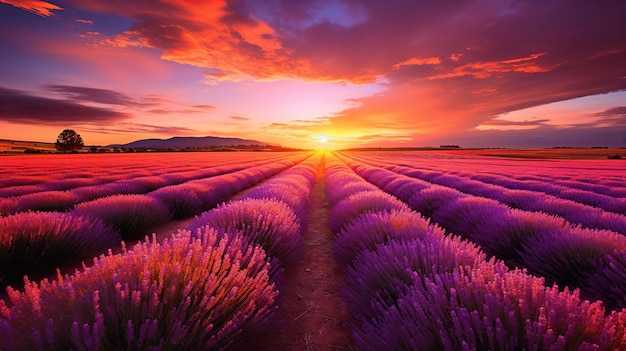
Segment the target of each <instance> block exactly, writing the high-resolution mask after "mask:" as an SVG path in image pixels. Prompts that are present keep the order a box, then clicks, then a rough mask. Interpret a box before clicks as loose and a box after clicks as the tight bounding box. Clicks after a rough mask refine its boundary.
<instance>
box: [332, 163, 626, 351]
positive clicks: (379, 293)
mask: <svg viewBox="0 0 626 351" xmlns="http://www.w3.org/2000/svg"><path fill="white" fill-rule="evenodd" d="M327 174H328V179H327V187H328V191H329V199H331V198H332V199H334V200H333V201H332V202H333V203H332V204H331V205H332V214H331V219H334V223H335V224H336V225H337V226H339V227H340V228H341V229H340V230H339V231H338V232H337V231H336V232H337V233H338V234H337V237H336V239H335V242H334V245H333V254H334V256H335V257H336V258H337V259H338V261H339V262H340V263H342V264H343V265H344V266H345V287H344V296H345V299H346V302H347V304H348V308H349V311H350V313H351V315H352V316H353V320H354V323H353V325H352V328H353V334H354V337H355V339H356V341H357V343H358V346H359V347H360V349H362V350H383V349H385V350H389V349H392V350H418V349H425V350H461V349H464V350H476V349H490V350H505V349H526V350H533V349H534V350H548V349H568V350H569V349H594V350H614V349H620V348H623V347H624V346H626V337H625V328H624V327H625V326H626V311H623V312H621V313H619V312H612V313H610V314H609V315H608V316H606V317H605V314H604V309H603V306H602V303H601V302H595V303H590V302H588V301H581V300H580V298H579V297H578V294H577V292H576V291H574V292H570V291H568V290H567V289H566V290H565V291H562V292H560V291H559V289H558V288H557V287H556V286H554V287H552V288H546V287H545V286H544V281H543V279H541V278H536V277H533V276H531V275H528V274H526V273H525V272H524V271H520V270H513V271H509V270H508V269H507V267H506V266H505V264H504V263H503V262H501V261H495V260H493V259H492V260H489V261H487V260H486V255H485V254H484V253H482V252H481V251H480V250H479V249H478V248H477V247H476V246H474V245H473V244H471V243H468V242H466V241H463V240H461V239H459V238H458V237H455V236H445V235H444V233H443V230H441V229H440V228H438V227H434V226H431V225H429V223H428V221H427V220H425V219H424V218H423V217H421V216H420V215H419V214H417V213H415V212H412V211H410V210H408V209H406V208H404V209H403V208H402V206H403V204H402V203H401V202H400V201H399V200H397V199H395V198H394V197H391V196H389V195H387V194H384V193H382V192H381V191H380V190H373V189H367V187H368V185H366V183H365V182H364V180H363V179H362V178H359V177H357V176H356V175H355V174H354V173H353V172H351V171H350V170H349V169H348V168H347V167H345V165H342V164H340V163H339V162H337V160H336V159H335V160H332V161H331V162H329V167H328V169H327ZM359 184H362V187H363V189H357V188H358V186H357V185H359ZM347 187H350V188H351V189H353V191H352V192H350V191H346V190H345V188H347ZM376 195H377V196H376ZM354 208H359V209H361V210H358V211H356V212H354V210H353V209H354ZM345 211H349V212H351V213H350V214H347V213H344V212H345ZM350 215H353V216H354V217H353V219H352V221H350V220H349V219H348V218H349V217H350Z"/></svg>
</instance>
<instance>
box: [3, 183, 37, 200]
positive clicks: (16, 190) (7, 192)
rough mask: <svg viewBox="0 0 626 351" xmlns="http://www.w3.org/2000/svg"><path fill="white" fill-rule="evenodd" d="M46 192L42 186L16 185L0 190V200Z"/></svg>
mask: <svg viewBox="0 0 626 351" xmlns="http://www.w3.org/2000/svg"><path fill="white" fill-rule="evenodd" d="M45 190H47V189H46V188H45V187H43V186H42V185H16V186H8V187H5V188H0V198H6V197H12V196H20V195H26V194H33V193H38V192H40V191H45Z"/></svg>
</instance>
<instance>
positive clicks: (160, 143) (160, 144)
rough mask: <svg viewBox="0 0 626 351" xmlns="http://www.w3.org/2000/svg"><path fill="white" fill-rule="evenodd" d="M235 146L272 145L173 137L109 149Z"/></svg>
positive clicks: (233, 139)
mask: <svg viewBox="0 0 626 351" xmlns="http://www.w3.org/2000/svg"><path fill="white" fill-rule="evenodd" d="M235 145H247V146H249V145H272V144H270V143H266V142H261V141H256V140H247V139H240V138H220V137H213V136H205V137H173V138H169V139H143V140H136V141H133V142H130V143H128V144H113V145H108V147H125V148H130V147H132V148H147V149H165V148H170V147H172V148H184V147H211V146H218V147H222V146H223V147H225V146H235Z"/></svg>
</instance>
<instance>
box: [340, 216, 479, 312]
mask: <svg viewBox="0 0 626 351" xmlns="http://www.w3.org/2000/svg"><path fill="white" fill-rule="evenodd" d="M432 230H436V229H435V228H432ZM485 260H486V255H485V254H484V253H483V252H481V251H480V249H479V248H478V247H477V246H476V245H474V244H472V243H469V242H467V241H463V240H461V239H459V238H458V237H452V238H445V237H444V236H437V235H433V236H425V237H423V238H421V239H394V240H391V241H389V242H387V243H384V244H379V245H378V246H376V248H375V249H374V250H364V251H361V252H360V253H359V254H358V255H356V257H355V259H354V260H353V261H352V264H351V265H349V266H348V267H347V268H346V270H345V278H344V279H345V285H344V289H343V295H344V299H345V301H346V304H347V306H348V311H349V312H350V313H351V315H352V316H353V317H354V318H356V319H357V320H368V319H370V318H374V317H376V316H377V314H378V311H377V309H378V307H376V306H389V307H390V306H394V305H395V304H396V303H397V300H398V298H399V297H400V296H402V295H403V294H405V293H407V292H408V291H409V290H410V288H411V286H412V285H413V284H422V283H421V282H422V281H423V279H425V278H428V277H430V278H432V277H433V276H434V275H436V274H442V273H450V272H452V271H454V270H455V269H456V268H458V267H459V266H467V265H470V266H474V265H478V264H479V263H481V262H484V261H485Z"/></svg>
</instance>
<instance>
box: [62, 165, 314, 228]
mask: <svg viewBox="0 0 626 351" xmlns="http://www.w3.org/2000/svg"><path fill="white" fill-rule="evenodd" d="M305 157H306V156H305ZM302 158H303V157H302V156H301V155H300V156H298V157H297V158H295V157H292V158H290V159H289V160H285V161H280V162H274V163H271V164H267V165H262V166H256V167H252V168H248V169H245V170H241V171H237V172H232V173H228V174H224V175H220V176H215V177H211V178H204V179H198V180H192V181H189V182H186V183H183V184H179V185H172V186H167V187H163V188H160V189H158V190H156V191H154V192H150V193H148V194H146V195H114V196H109V197H104V198H101V199H97V200H93V201H87V202H82V203H80V204H78V205H76V207H75V208H74V210H72V211H71V213H74V214H77V215H82V216H87V217H93V218H99V219H101V220H102V221H103V222H105V223H107V224H109V225H111V226H113V227H114V228H116V229H117V230H119V231H120V233H121V235H122V239H125V240H126V239H137V238H142V237H143V236H144V235H145V234H146V233H147V232H148V231H149V230H150V229H151V228H153V227H156V226H158V225H160V224H163V223H166V222H168V221H170V220H171V219H172V218H184V217H189V216H192V215H197V214H200V213H201V212H202V211H206V210H208V209H210V208H213V207H215V206H217V204H219V203H221V202H223V201H226V200H227V199H228V198H229V197H231V196H233V195H235V194H236V193H238V192H240V191H242V190H245V189H247V188H249V187H251V186H253V185H255V184H257V183H259V182H260V181H262V180H264V179H267V178H269V177H271V176H273V175H275V174H277V173H279V172H281V171H284V170H285V169H288V168H289V167H291V166H293V165H294V164H296V163H298V162H300V161H302Z"/></svg>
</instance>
